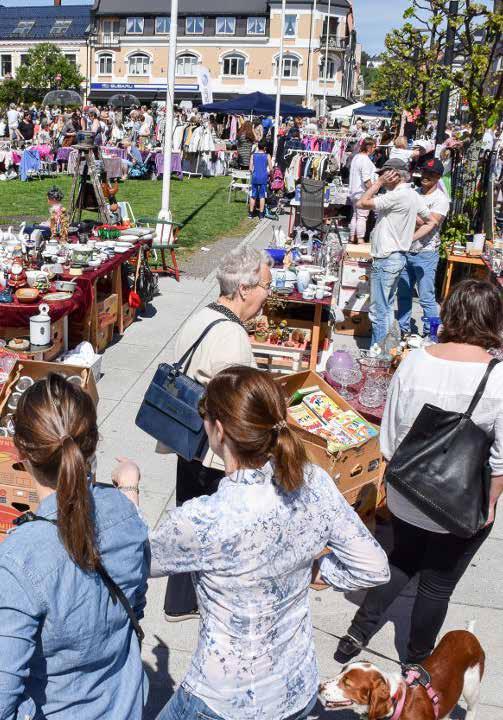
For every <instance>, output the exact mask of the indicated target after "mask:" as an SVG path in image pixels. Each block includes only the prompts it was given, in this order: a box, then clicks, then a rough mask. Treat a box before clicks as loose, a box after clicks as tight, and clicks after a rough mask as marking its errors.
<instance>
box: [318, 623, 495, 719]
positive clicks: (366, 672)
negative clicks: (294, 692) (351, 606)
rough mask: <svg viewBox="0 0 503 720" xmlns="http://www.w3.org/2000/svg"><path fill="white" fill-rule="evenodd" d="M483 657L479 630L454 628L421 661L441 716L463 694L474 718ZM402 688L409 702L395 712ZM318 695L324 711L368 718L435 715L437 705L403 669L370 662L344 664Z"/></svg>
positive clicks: (322, 685)
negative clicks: (386, 668)
mask: <svg viewBox="0 0 503 720" xmlns="http://www.w3.org/2000/svg"><path fill="white" fill-rule="evenodd" d="M484 662H485V655H484V651H483V649H482V647H481V645H480V643H479V641H478V640H477V638H476V637H475V635H473V634H472V632H470V631H467V630H455V631H453V632H449V633H447V635H444V637H443V638H442V640H441V641H440V643H439V644H438V645H437V647H436V648H435V650H434V651H433V653H432V654H431V655H430V657H429V658H427V659H426V660H425V661H424V662H423V663H422V666H423V667H424V669H425V670H426V671H427V672H428V673H429V675H430V677H431V685H432V687H433V688H434V689H435V691H436V693H437V695H438V699H439V706H438V708H439V712H438V719H439V720H444V719H446V718H448V717H449V715H450V713H451V712H452V710H453V709H454V708H455V707H456V705H457V702H458V700H459V699H460V697H461V696H462V697H463V698H464V699H465V701H466V704H467V706H468V711H467V713H466V717H465V720H475V718H476V716H477V708H478V704H479V695H480V683H481V680H482V676H483V674H484ZM403 692H405V693H406V695H405V704H404V706H403V710H402V712H401V714H400V715H397V713H396V710H397V702H398V701H399V700H400V698H401V697H402V693H403ZM319 697H320V700H321V702H322V704H323V705H324V707H325V709H326V710H353V712H355V713H357V714H358V715H361V716H366V717H368V720H381V718H392V717H393V718H397V719H398V717H400V720H435V712H434V709H433V704H432V701H431V699H430V698H429V697H428V695H427V692H426V690H425V689H424V687H422V686H421V685H417V686H412V687H410V686H408V685H406V683H405V681H404V679H403V677H402V675H401V674H400V673H398V672H397V673H385V672H382V671H381V670H379V668H378V667H376V666H375V665H373V664H372V663H369V662H354V663H350V664H349V665H345V666H344V667H343V668H342V670H341V672H340V674H339V675H338V676H337V677H336V678H334V679H333V680H329V681H328V682H325V683H322V684H321V685H320V689H319Z"/></svg>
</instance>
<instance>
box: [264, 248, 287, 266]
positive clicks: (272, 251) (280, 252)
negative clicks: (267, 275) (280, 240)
mask: <svg viewBox="0 0 503 720" xmlns="http://www.w3.org/2000/svg"><path fill="white" fill-rule="evenodd" d="M266 253H269V255H270V256H271V257H272V259H273V260H274V264H275V265H282V264H283V260H284V259H285V255H286V249H285V248H266Z"/></svg>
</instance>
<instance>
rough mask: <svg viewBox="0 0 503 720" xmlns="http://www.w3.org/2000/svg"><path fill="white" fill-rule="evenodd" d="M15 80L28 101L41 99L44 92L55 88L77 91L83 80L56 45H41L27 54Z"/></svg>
mask: <svg viewBox="0 0 503 720" xmlns="http://www.w3.org/2000/svg"><path fill="white" fill-rule="evenodd" d="M16 79H17V80H18V81H19V82H20V83H21V85H22V86H23V89H24V99H25V100H27V101H30V100H35V99H38V100H39V99H41V98H42V96H43V95H44V94H45V93H46V92H48V91H49V90H52V89H55V88H56V87H58V88H60V89H63V90H67V89H78V88H79V86H80V85H81V84H82V83H83V82H84V79H85V78H84V77H83V76H82V75H81V74H80V72H79V71H78V69H77V68H76V67H75V65H74V64H73V63H72V62H70V61H69V60H68V58H67V57H65V55H64V54H63V53H62V52H61V50H60V49H59V48H58V46H57V45H54V44H52V43H41V44H40V45H36V46H35V47H33V48H31V50H30V51H29V52H28V54H27V57H26V61H25V63H24V64H23V65H22V66H21V67H20V68H19V70H18V72H17V75H16Z"/></svg>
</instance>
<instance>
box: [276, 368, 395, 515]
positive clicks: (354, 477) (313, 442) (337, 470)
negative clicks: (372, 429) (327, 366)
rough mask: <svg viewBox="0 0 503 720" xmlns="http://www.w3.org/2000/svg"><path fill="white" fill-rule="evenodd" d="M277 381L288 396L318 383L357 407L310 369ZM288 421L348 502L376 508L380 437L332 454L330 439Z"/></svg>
mask: <svg viewBox="0 0 503 720" xmlns="http://www.w3.org/2000/svg"><path fill="white" fill-rule="evenodd" d="M275 382H276V383H278V385H279V386H280V388H281V390H282V391H283V393H284V394H285V396H286V397H287V398H290V397H291V396H292V395H293V393H294V392H295V391H296V390H298V389H299V388H303V387H313V386H318V387H319V388H320V390H323V392H325V393H326V394H327V395H328V396H329V397H330V398H332V399H333V400H334V401H335V402H336V403H337V404H338V405H339V407H341V408H343V409H344V410H352V409H353V408H352V407H351V405H350V404H349V403H348V402H347V401H346V400H344V398H342V397H341V396H340V395H338V394H337V393H336V392H335V390H334V389H333V388H332V387H331V386H330V385H329V384H328V383H326V382H325V380H323V378H322V377H320V376H319V375H317V374H316V373H314V372H312V371H310V370H308V371H306V372H301V373H296V374H294V375H289V376H287V377H281V378H277V379H275ZM288 423H289V425H290V426H291V427H292V428H294V429H295V432H296V433H298V435H299V437H300V438H301V439H302V442H303V443H304V446H305V448H306V452H307V455H308V457H309V459H310V460H311V462H313V463H315V464H316V465H319V466H320V467H322V468H323V469H324V470H326V471H327V472H328V474H329V475H330V477H331V478H332V479H333V481H334V482H335V484H336V485H337V487H338V488H339V490H340V491H341V493H342V494H343V495H344V497H345V498H346V499H347V501H348V502H349V503H350V504H351V505H353V506H355V507H356V509H357V510H358V511H359V512H360V511H361V512H368V511H369V509H372V511H374V510H375V503H376V501H377V497H378V489H379V485H380V482H381V475H382V464H383V458H382V455H381V451H380V449H379V436H377V437H374V438H371V439H370V440H368V441H367V442H365V443H364V444H363V445H359V446H357V447H352V448H349V449H348V450H343V451H341V452H339V453H337V454H336V455H332V454H331V453H329V452H328V450H327V442H326V440H324V439H323V438H321V437H318V436H316V435H313V434H311V433H308V432H306V431H305V430H303V429H302V428H300V427H298V425H297V424H296V423H295V422H294V421H293V420H292V419H291V418H288Z"/></svg>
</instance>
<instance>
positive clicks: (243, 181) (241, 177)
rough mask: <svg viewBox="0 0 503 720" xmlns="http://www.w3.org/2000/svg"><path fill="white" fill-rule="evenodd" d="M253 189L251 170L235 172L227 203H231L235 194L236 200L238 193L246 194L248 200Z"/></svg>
mask: <svg viewBox="0 0 503 720" xmlns="http://www.w3.org/2000/svg"><path fill="white" fill-rule="evenodd" d="M250 189H251V173H250V172H249V170H233V171H232V173H231V182H230V185H229V195H228V197H227V202H228V203H230V201H231V195H232V193H234V199H236V191H239V192H244V193H246V199H248V196H249V194H250Z"/></svg>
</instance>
